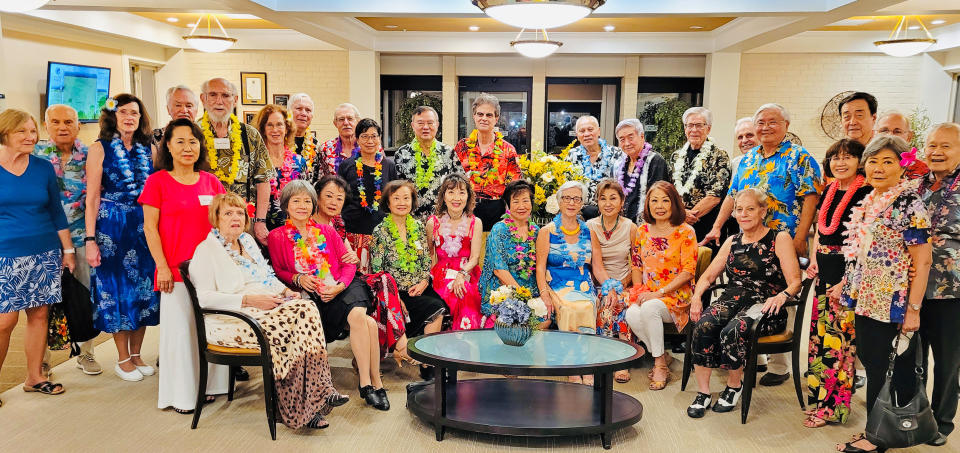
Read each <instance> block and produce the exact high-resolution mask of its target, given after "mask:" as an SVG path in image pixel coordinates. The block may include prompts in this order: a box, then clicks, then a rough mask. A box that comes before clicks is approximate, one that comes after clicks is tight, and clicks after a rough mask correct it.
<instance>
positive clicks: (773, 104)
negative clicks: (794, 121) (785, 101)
mask: <svg viewBox="0 0 960 453" xmlns="http://www.w3.org/2000/svg"><path fill="white" fill-rule="evenodd" d="M764 110H777V111H779V112H780V116H782V117H783V120H784V121H786V122H788V123H789V122H790V112H788V111H787V109H786V107H784V106H782V105H780V104H777V103H776V102H770V103H767V104H763V105H761V106H760V108H758V109H757V111H756V112H754V113H753V122H754V123H756V122H757V117H758V116H760V114H761V113H763V111H764Z"/></svg>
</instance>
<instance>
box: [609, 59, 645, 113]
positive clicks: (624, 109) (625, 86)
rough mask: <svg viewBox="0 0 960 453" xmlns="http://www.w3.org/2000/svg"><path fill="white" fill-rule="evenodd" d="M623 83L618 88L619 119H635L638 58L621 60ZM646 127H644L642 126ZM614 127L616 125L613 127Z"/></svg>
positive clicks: (638, 76) (638, 72)
mask: <svg viewBox="0 0 960 453" xmlns="http://www.w3.org/2000/svg"><path fill="white" fill-rule="evenodd" d="M623 64H624V66H623V83H621V88H620V119H621V120H625V119H627V118H636V117H637V90H638V89H639V88H638V84H639V78H640V57H639V56H630V57H625V58H624V59H623ZM644 126H646V125H644ZM614 127H616V125H614Z"/></svg>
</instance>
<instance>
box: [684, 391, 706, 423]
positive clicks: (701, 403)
mask: <svg viewBox="0 0 960 453" xmlns="http://www.w3.org/2000/svg"><path fill="white" fill-rule="evenodd" d="M709 408H710V394H709V393H700V392H697V397H696V398H694V399H693V402H692V403H690V405H689V406H687V416H689V417H690V418H702V417H703V415H704V414H706V413H707V409H709Z"/></svg>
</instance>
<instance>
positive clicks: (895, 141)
mask: <svg viewBox="0 0 960 453" xmlns="http://www.w3.org/2000/svg"><path fill="white" fill-rule="evenodd" d="M883 150H890V151H893V152H894V153H896V155H897V159H899V158H900V155H901V154H903V153H906V152H909V151H910V145H909V144H907V142H906V141H904V140H903V139H902V138H900V137H894V136H888V135H881V136H878V137H875V138H874V139H873V140H870V143H868V144H867V148H866V149H865V150H863V156H862V157H860V166H861V167H862V166H863V165H864V164H866V163H867V159H869V158H871V157H873V156H876V155H877V154H879V153H880V152H881V151H883Z"/></svg>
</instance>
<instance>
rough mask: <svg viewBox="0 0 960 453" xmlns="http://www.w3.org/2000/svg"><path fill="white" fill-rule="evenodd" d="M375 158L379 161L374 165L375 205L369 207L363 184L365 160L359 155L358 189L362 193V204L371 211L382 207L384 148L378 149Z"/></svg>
mask: <svg viewBox="0 0 960 453" xmlns="http://www.w3.org/2000/svg"><path fill="white" fill-rule="evenodd" d="M374 159H375V160H376V162H377V163H376V166H374V167H373V190H374V192H373V207H372V208H370V207H368V206H369V204H368V203H367V194H366V190H365V189H364V184H363V161H361V160H360V158H359V157H357V190H358V192H359V194H360V206H363V207H364V208H366V210H367V211H370V212H373V211H376V210H378V209H380V195H381V189H382V188H383V172H382V170H383V150H380V151H377V154H376V156H375V157H374Z"/></svg>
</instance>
